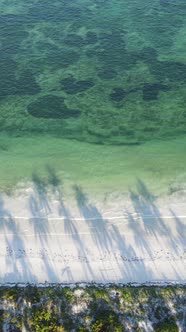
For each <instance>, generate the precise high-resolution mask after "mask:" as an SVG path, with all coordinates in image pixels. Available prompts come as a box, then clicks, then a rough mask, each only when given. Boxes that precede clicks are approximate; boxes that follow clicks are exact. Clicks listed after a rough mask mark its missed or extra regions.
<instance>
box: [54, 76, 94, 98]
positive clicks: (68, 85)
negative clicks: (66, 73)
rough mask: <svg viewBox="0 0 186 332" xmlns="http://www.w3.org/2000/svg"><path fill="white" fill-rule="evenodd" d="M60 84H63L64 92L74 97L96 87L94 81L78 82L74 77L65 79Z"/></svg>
mask: <svg viewBox="0 0 186 332" xmlns="http://www.w3.org/2000/svg"><path fill="white" fill-rule="evenodd" d="M60 82H61V84H62V87H63V91H64V92H66V93H68V94H72V95H73V94H76V93H80V92H85V91H86V90H88V89H90V88H92V87H93V86H94V82H93V81H92V80H81V81H76V80H75V79H74V78H73V77H72V76H70V77H67V78H65V79H63V80H61V81H60Z"/></svg>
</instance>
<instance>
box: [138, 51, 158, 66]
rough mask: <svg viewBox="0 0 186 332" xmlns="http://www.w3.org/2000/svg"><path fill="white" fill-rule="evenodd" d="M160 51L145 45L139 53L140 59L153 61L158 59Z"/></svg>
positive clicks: (148, 61)
mask: <svg viewBox="0 0 186 332" xmlns="http://www.w3.org/2000/svg"><path fill="white" fill-rule="evenodd" d="M157 56H158V52H157V51H156V49H155V48H152V47H144V48H143V49H142V51H141V52H140V53H139V58H140V60H143V61H144V62H147V63H151V62H154V61H156V60H157Z"/></svg>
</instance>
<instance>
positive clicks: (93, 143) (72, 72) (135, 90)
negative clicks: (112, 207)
mask: <svg viewBox="0 0 186 332" xmlns="http://www.w3.org/2000/svg"><path fill="white" fill-rule="evenodd" d="M0 8H1V13H0V73H1V80H0V129H1V136H0V137H1V139H0V153H1V155H0V188H1V189H3V190H4V189H5V188H6V189H7V188H11V187H12V186H14V185H16V183H17V182H19V181H24V180H30V179H32V178H33V174H35V172H37V173H38V174H39V175H40V176H41V178H43V179H46V178H47V176H48V173H47V172H48V171H47V169H48V167H50V168H53V169H54V170H55V172H56V174H57V175H58V177H59V178H60V179H61V180H62V181H64V182H65V183H67V184H68V185H69V186H73V184H75V183H78V184H80V185H82V186H84V187H85V188H86V190H87V191H102V192H107V191H112V190H114V191H123V190H124V191H126V190H130V189H131V188H134V187H135V184H136V181H137V179H141V180H142V181H144V182H145V183H146V184H147V185H148V187H149V188H150V189H151V190H154V191H155V192H156V193H162V192H170V191H176V190H180V188H181V189H183V188H184V182H185V178H186V162H185V161H186V160H185V159H186V156H185V147H186V107H185V104H186V93H185V88H186V15H185V14H186V4H185V2H184V1H183V0H177V1H172V0H154V1H151V0H140V1H129V0H125V1H124V0H112V1H111V0H107V1H104V0H94V1H89V0H73V1H70V2H69V1H66V0H62V1H57V0H54V1H52V3H51V1H48V0H45V1H44V0H42V1H39V0H38V1H34V0H28V1H27V2H26V4H25V1H22V0H17V1H14V0H11V1H9V2H7V1H4V0H0ZM182 187H183V188H182Z"/></svg>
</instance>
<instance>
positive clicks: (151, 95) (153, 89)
mask: <svg viewBox="0 0 186 332" xmlns="http://www.w3.org/2000/svg"><path fill="white" fill-rule="evenodd" d="M167 90H169V88H168V87H167V86H166V85H164V84H161V83H152V84H151V83H145V84H144V86H143V100H145V101H150V100H156V99H158V94H159V92H160V91H167Z"/></svg>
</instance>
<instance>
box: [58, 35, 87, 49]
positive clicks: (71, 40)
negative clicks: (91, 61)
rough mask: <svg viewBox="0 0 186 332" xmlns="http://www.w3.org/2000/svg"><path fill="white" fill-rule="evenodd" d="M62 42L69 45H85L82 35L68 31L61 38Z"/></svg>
mask: <svg viewBox="0 0 186 332" xmlns="http://www.w3.org/2000/svg"><path fill="white" fill-rule="evenodd" d="M63 43H64V44H66V45H68V46H71V47H81V46H84V45H85V41H84V39H83V37H81V36H79V35H76V34H75V33H70V34H68V35H66V36H65V38H63Z"/></svg>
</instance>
